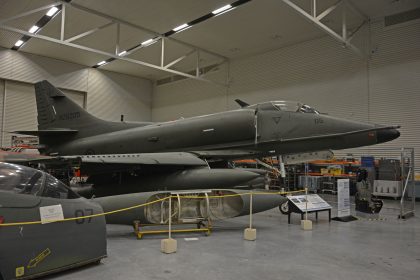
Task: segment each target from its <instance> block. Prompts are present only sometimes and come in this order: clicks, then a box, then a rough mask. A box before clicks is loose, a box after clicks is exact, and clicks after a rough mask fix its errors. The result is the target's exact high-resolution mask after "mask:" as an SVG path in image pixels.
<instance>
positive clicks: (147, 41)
mask: <svg viewBox="0 0 420 280" xmlns="http://www.w3.org/2000/svg"><path fill="white" fill-rule="evenodd" d="M151 42H153V39H149V40H146V41H144V42H142V43H141V45H142V46H144V45H147V44H150V43H151Z"/></svg>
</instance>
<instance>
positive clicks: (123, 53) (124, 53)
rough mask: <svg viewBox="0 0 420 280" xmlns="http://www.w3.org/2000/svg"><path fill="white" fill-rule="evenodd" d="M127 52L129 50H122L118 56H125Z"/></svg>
mask: <svg viewBox="0 0 420 280" xmlns="http://www.w3.org/2000/svg"><path fill="white" fill-rule="evenodd" d="M126 54H127V51H122V52H120V53H119V54H118V56H124V55H126Z"/></svg>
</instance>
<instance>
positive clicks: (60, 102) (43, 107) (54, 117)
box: [35, 80, 100, 130]
mask: <svg viewBox="0 0 420 280" xmlns="http://www.w3.org/2000/svg"><path fill="white" fill-rule="evenodd" d="M35 93H36V104H37V109H38V129H39V130H45V129H59V128H60V129H62V128H70V129H78V128H80V126H84V125H83V124H82V122H83V123H84V124H88V123H91V122H92V121H100V120H99V119H97V118H96V117H94V116H92V115H91V114H89V113H88V112H86V111H85V110H84V109H83V108H82V107H80V106H79V105H77V104H76V103H75V102H73V101H72V100H71V99H69V98H68V97H66V96H65V95H64V94H63V92H61V91H60V90H59V89H57V88H55V87H54V86H53V85H52V84H50V83H49V82H48V81H45V80H44V81H41V82H38V83H36V84H35Z"/></svg>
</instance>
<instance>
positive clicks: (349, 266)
mask: <svg viewBox="0 0 420 280" xmlns="http://www.w3.org/2000/svg"><path fill="white" fill-rule="evenodd" d="M326 198H327V199H328V200H330V199H334V197H332V196H327V197H326ZM419 204H420V203H419V202H417V209H420V208H418V206H419ZM396 206H397V204H396V202H395V201H392V200H386V201H385V205H384V209H383V210H382V212H381V215H380V217H381V218H383V219H385V220H376V221H368V220H358V221H354V222H349V223H342V222H336V221H332V222H331V223H328V218H327V216H328V215H327V213H326V212H324V213H320V214H319V221H318V222H314V224H313V226H314V228H313V231H303V230H301V229H300V223H299V215H297V214H295V215H294V216H293V217H292V224H291V225H288V224H287V216H285V215H282V214H281V213H280V212H279V210H278V209H273V210H270V211H267V212H264V213H259V214H256V215H255V216H254V225H255V227H256V228H257V240H256V241H245V240H243V229H244V228H246V227H247V222H248V217H240V218H235V219H231V220H227V221H223V222H216V223H215V227H216V228H215V230H214V232H213V233H212V235H211V236H208V237H206V236H204V234H201V233H192V234H178V235H175V236H174V237H175V238H176V239H177V241H178V251H177V252H176V253H174V254H169V255H166V254H163V253H161V252H160V241H161V239H162V238H166V236H156V235H154V236H145V237H144V238H143V239H142V240H136V238H135V237H134V235H133V233H132V229H131V227H128V226H115V225H110V226H108V258H106V259H104V260H103V261H102V263H101V264H99V265H91V266H87V267H84V268H80V269H76V270H71V271H68V272H65V273H61V274H58V275H54V276H51V277H49V279H89V280H91V279H102V280H105V279H183V280H189V279H200V280H206V279H211V280H215V279H259V280H260V279H264V280H268V279H311V280H316V279H322V280H325V279H340V280H345V279H351V280H354V279H381V280H384V279H420V218H419V217H414V218H411V219H408V220H406V221H402V220H398V219H397V218H396V217H397V214H398V212H397V211H396V210H395V209H393V207H396ZM333 213H334V212H333ZM333 216H335V215H333ZM312 219H314V217H312ZM191 237H197V238H198V240H196V241H186V240H185V239H184V238H191Z"/></svg>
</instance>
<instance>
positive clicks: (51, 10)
mask: <svg viewBox="0 0 420 280" xmlns="http://www.w3.org/2000/svg"><path fill="white" fill-rule="evenodd" d="M57 11H58V8H57V7H52V8H51V9H49V10H48V12H47V16H49V17H52V16H53V15H55V13H56V12H57Z"/></svg>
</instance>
